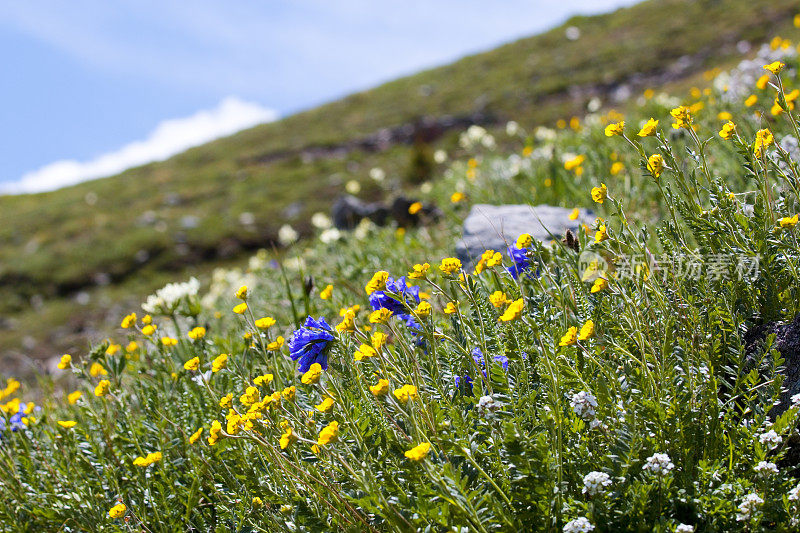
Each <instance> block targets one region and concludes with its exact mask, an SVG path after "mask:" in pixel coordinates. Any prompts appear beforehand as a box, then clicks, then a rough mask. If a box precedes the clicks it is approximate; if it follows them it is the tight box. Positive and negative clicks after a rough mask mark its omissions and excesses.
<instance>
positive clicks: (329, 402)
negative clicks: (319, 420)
mask: <svg viewBox="0 0 800 533" xmlns="http://www.w3.org/2000/svg"><path fill="white" fill-rule="evenodd" d="M333 404H334V401H333V398H331V397H330V396H328V397H326V398H325V399H324V400H322V402H321V403H319V404H317V405H315V406H314V407H315V408H316V410H317V411H319V412H320V413H327V412H328V411H330V410H331V409H333Z"/></svg>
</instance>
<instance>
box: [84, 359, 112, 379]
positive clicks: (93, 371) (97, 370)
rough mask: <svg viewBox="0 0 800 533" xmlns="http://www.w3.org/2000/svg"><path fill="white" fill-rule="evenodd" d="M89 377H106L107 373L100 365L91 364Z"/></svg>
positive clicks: (96, 363)
mask: <svg viewBox="0 0 800 533" xmlns="http://www.w3.org/2000/svg"><path fill="white" fill-rule="evenodd" d="M89 375H90V376H92V377H93V378H96V377H97V376H107V375H108V371H107V370H106V369H105V368H103V365H101V364H100V363H98V362H94V363H92V366H90V367H89Z"/></svg>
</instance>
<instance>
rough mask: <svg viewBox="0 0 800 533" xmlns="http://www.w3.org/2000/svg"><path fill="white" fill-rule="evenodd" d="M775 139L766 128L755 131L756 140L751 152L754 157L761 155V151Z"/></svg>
mask: <svg viewBox="0 0 800 533" xmlns="http://www.w3.org/2000/svg"><path fill="white" fill-rule="evenodd" d="M773 142H775V140H774V139H773V137H772V132H771V131H769V130H768V129H763V130H758V131H757V132H756V142H755V145H754V146H753V152H754V153H755V155H756V157H761V154H762V151H763V149H764V148H766V147H767V146H770V145H771V144H772V143H773Z"/></svg>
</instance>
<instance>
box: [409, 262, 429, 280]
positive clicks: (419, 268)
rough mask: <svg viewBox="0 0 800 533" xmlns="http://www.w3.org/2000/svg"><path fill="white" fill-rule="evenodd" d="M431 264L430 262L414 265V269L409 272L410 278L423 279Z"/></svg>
mask: <svg viewBox="0 0 800 533" xmlns="http://www.w3.org/2000/svg"><path fill="white" fill-rule="evenodd" d="M429 268H431V265H430V264H428V263H423V264H421V265H420V264H416V265H414V271H413V272H409V273H408V278H409V279H423V278H424V277H425V274H426V273H427V272H428V269H429Z"/></svg>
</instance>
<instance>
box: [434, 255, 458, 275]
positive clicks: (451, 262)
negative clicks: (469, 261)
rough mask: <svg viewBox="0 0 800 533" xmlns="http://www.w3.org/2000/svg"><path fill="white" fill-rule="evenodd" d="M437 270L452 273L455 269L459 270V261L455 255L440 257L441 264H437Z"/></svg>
mask: <svg viewBox="0 0 800 533" xmlns="http://www.w3.org/2000/svg"><path fill="white" fill-rule="evenodd" d="M439 270H441V271H442V272H444V273H445V274H452V273H453V272H455V271H457V270H461V261H460V260H459V259H457V258H455V257H446V258H444V259H442V264H441V265H439Z"/></svg>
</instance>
